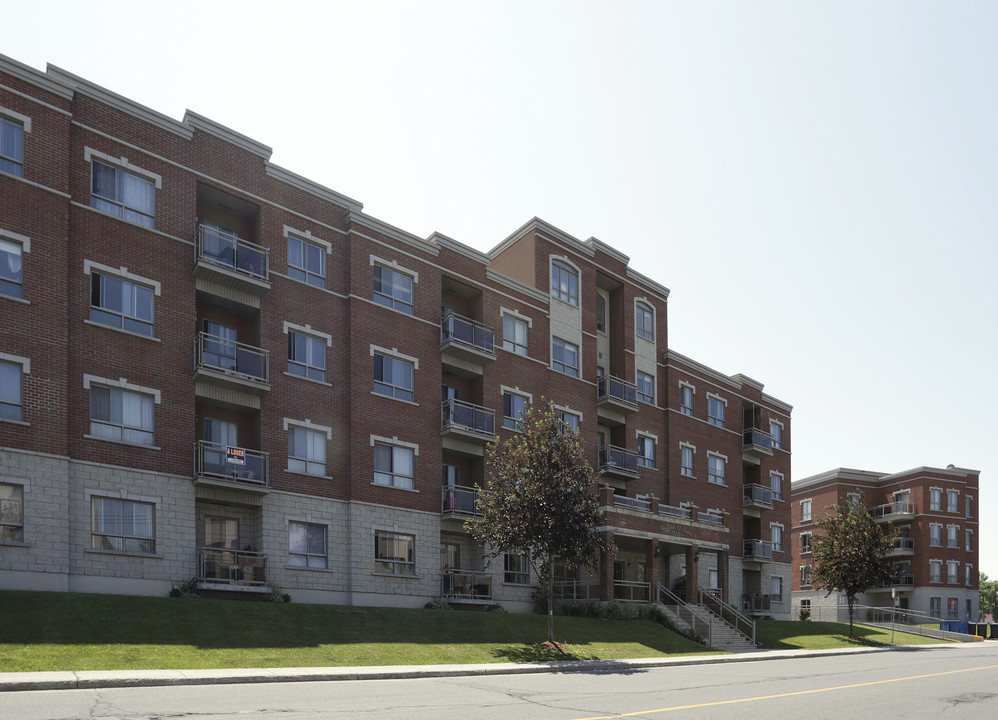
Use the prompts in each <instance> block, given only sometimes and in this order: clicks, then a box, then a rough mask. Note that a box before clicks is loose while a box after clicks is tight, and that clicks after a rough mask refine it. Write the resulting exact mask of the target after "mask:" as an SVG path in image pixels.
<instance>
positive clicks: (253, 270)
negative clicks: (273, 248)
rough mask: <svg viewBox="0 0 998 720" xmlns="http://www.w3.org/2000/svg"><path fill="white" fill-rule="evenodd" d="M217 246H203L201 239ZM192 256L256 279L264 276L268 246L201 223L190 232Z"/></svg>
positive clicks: (263, 278)
mask: <svg viewBox="0 0 998 720" xmlns="http://www.w3.org/2000/svg"><path fill="white" fill-rule="evenodd" d="M206 238H208V239H210V240H211V241H213V242H214V243H215V244H216V245H217V247H215V248H207V247H206V242H205V239H206ZM194 246H195V257H196V259H197V260H198V261H203V262H207V263H211V264H212V265H217V266H219V267H224V268H229V269H230V270H234V271H236V272H239V273H242V274H244V275H248V276H250V277H253V278H256V279H258V280H267V264H268V256H269V254H270V248H266V247H264V246H262V245H257V244H256V243H252V242H250V241H249V240H243V239H242V238H240V237H239V236H238V235H236V234H235V233H233V232H228V231H226V230H222V229H220V228H215V227H208V226H207V225H205V224H203V223H201V224H199V225H198V226H197V231H196V233H195V236H194Z"/></svg>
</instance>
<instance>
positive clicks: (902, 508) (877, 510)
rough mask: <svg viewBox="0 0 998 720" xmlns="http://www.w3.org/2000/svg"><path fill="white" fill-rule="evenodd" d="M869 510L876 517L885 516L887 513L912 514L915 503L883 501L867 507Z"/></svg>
mask: <svg viewBox="0 0 998 720" xmlns="http://www.w3.org/2000/svg"><path fill="white" fill-rule="evenodd" d="M869 511H870V514H871V515H873V517H874V518H877V519H879V518H883V517H887V516H888V515H914V514H915V504H914V503H910V502H903V501H900V500H898V501H895V502H889V503H884V504H883V505H874V506H873V507H871V508H869Z"/></svg>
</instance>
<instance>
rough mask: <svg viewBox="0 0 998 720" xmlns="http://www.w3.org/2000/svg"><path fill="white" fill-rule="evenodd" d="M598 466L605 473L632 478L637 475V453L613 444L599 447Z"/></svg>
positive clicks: (627, 478) (626, 478)
mask: <svg viewBox="0 0 998 720" xmlns="http://www.w3.org/2000/svg"><path fill="white" fill-rule="evenodd" d="M599 466H600V470H602V471H603V473H604V474H605V475H609V476H611V477H618V478H623V479H625V480H633V479H634V478H636V477H637V476H638V454H637V453H636V452H635V451H634V450H628V449H626V448H621V447H616V446H614V445H611V446H610V447H607V448H601V449H600V451H599Z"/></svg>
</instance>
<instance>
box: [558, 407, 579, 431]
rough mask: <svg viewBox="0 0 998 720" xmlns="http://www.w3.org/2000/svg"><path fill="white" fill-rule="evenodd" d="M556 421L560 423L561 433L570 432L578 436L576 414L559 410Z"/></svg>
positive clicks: (577, 418) (577, 417)
mask: <svg viewBox="0 0 998 720" xmlns="http://www.w3.org/2000/svg"><path fill="white" fill-rule="evenodd" d="M558 420H559V421H561V429H562V432H567V431H568V430H571V431H572V432H574V433H576V434H578V432H579V423H580V419H579V415H578V413H574V412H570V411H569V410H559V411H558Z"/></svg>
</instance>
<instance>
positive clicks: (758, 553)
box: [742, 540, 773, 560]
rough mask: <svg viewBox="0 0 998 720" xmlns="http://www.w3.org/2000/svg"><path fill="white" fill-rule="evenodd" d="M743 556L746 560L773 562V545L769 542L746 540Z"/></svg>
mask: <svg viewBox="0 0 998 720" xmlns="http://www.w3.org/2000/svg"><path fill="white" fill-rule="evenodd" d="M742 555H743V557H744V558H745V559H746V560H772V559H773V543H771V542H769V541H768V540H745V541H744V542H743V543H742Z"/></svg>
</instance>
